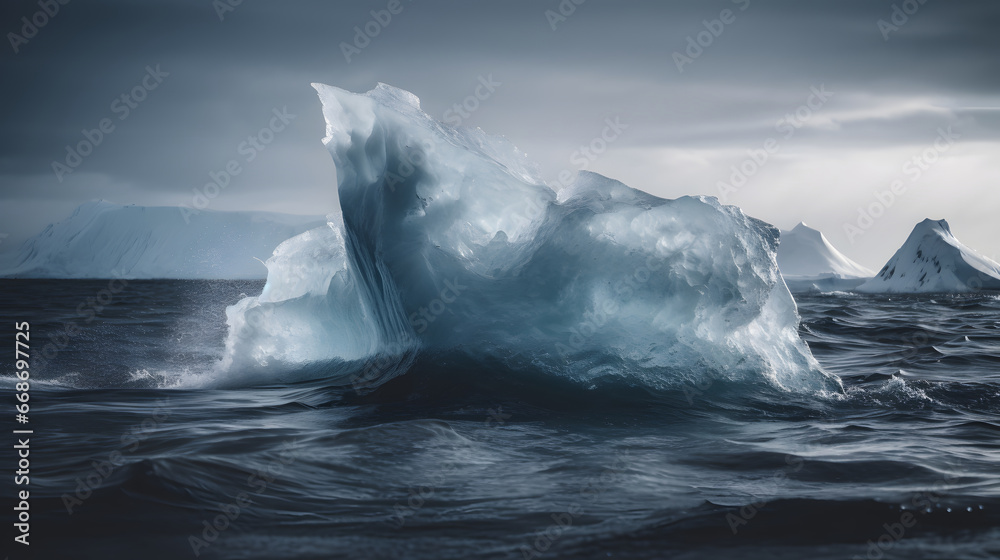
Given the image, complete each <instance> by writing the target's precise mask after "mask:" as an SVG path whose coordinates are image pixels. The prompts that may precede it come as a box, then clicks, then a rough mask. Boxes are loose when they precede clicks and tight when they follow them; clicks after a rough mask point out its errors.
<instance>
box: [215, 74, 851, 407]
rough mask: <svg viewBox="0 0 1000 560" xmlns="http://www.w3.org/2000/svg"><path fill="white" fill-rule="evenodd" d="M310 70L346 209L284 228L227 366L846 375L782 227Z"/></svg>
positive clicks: (790, 383)
mask: <svg viewBox="0 0 1000 560" xmlns="http://www.w3.org/2000/svg"><path fill="white" fill-rule="evenodd" d="M314 87H315V88H316V90H317V91H318V92H319V97H320V99H321V100H322V104H323V114H324V116H325V118H326V138H324V140H323V141H324V143H325V144H326V146H327V148H328V149H329V151H330V153H331V154H332V156H333V160H334V163H335V164H336V168H337V182H338V185H337V188H338V191H339V196H340V203H341V209H342V212H343V214H342V216H340V217H331V219H330V221H329V223H327V224H326V225H324V226H323V227H321V228H318V229H315V230H312V231H310V232H307V233H304V234H302V235H300V236H298V237H296V238H293V239H290V240H288V241H287V242H286V243H285V244H283V245H281V246H280V247H279V248H278V249H277V250H276V251H275V254H274V256H273V257H272V258H271V259H269V260H268V262H267V266H268V270H269V273H268V281H267V284H266V286H265V287H264V290H263V293H262V294H261V295H260V296H258V297H251V298H247V299H244V300H243V301H241V302H240V303H238V304H237V305H235V306H232V307H230V308H229V310H228V322H229V326H230V335H229V342H228V346H229V348H228V352H227V357H226V359H225V360H224V362H223V366H224V368H225V369H226V370H227V371H234V370H238V371H239V372H240V373H241V374H246V373H247V372H248V371H249V370H257V371H258V372H262V373H266V374H270V375H281V374H289V373H290V372H295V371H303V370H309V371H311V372H314V373H315V372H316V371H318V370H317V367H319V369H320V370H322V371H323V372H324V375H326V376H332V377H331V382H333V383H344V384H347V383H351V382H353V383H355V384H356V385H358V384H359V383H358V382H359V380H360V381H362V383H360V385H361V386H364V387H374V386H378V385H379V384H381V383H383V382H384V381H385V380H387V379H389V378H391V377H392V376H394V375H397V374H400V373H403V372H404V371H406V364H407V363H409V361H408V360H410V359H412V357H413V356H414V355H420V354H424V355H434V356H454V355H462V356H467V357H471V358H473V359H475V360H482V361H483V363H487V362H488V363H490V364H501V365H502V366H504V367H508V368H511V369H517V370H527V369H530V370H533V371H541V372H543V373H544V374H551V375H558V376H562V377H568V378H571V379H574V380H576V381H580V382H591V381H593V380H596V379H598V378H606V377H612V378H619V379H621V380H623V381H625V382H627V383H632V384H637V385H640V386H646V387H651V388H668V387H676V386H678V385H679V384H680V383H685V382H689V381H692V380H703V379H705V378H706V377H707V378H709V379H727V380H736V381H746V380H751V381H761V382H764V383H769V384H773V385H776V386H780V387H784V388H789V389H791V388H795V389H814V390H831V389H832V390H836V389H837V388H838V387H839V383H838V382H837V380H836V379H835V378H834V377H832V376H830V375H828V374H826V373H824V372H823V371H822V370H821V369H820V368H819V366H818V364H817V363H816V361H815V360H814V359H813V357H812V355H811V354H810V352H809V350H808V348H807V347H806V345H805V344H804V343H803V342H802V340H801V339H800V338H799V336H798V334H797V326H798V316H797V313H796V308H795V304H794V301H793V300H792V298H791V295H790V294H789V291H788V289H787V288H786V287H785V284H784V282H783V281H782V279H781V276H780V275H779V273H778V267H777V265H776V262H775V251H776V248H777V244H778V231H777V230H776V229H775V228H774V227H772V226H770V225H768V224H766V223H764V222H761V221H759V220H756V219H754V218H750V217H748V216H746V215H745V214H744V213H743V212H742V211H741V210H740V209H739V208H736V207H733V206H723V205H721V204H720V203H719V202H718V200H716V199H715V198H714V197H683V198H680V199H677V200H664V199H661V198H657V197H655V196H652V195H649V194H647V193H644V192H641V191H638V190H635V189H632V188H629V187H627V186H625V185H624V184H622V183H619V182H617V181H613V180H611V179H608V178H605V177H603V176H600V175H597V174H594V173H581V174H580V176H579V177H578V179H577V180H576V182H575V184H573V185H572V186H571V187H568V188H566V189H565V190H563V191H561V192H559V193H556V192H555V191H553V190H552V189H551V188H550V187H549V186H547V185H546V184H545V182H544V181H543V180H542V179H541V178H540V177H539V174H538V173H537V171H536V170H535V168H534V167H533V166H532V165H531V163H530V162H529V161H528V160H527V159H526V157H525V156H524V154H523V153H522V152H520V151H518V150H517V149H516V148H515V147H514V146H513V145H512V144H510V143H509V142H508V141H506V140H505V139H502V138H497V137H491V136H487V135H486V134H485V133H483V132H482V131H481V130H479V129H475V130H472V129H453V128H450V127H447V126H444V125H442V124H441V123H439V122H436V121H435V120H433V119H431V118H430V117H428V116H427V115H426V114H425V113H423V112H422V111H421V110H420V104H419V100H418V99H417V98H416V97H415V96H414V95H412V94H411V93H409V92H406V91H403V90H399V89H396V88H393V87H390V86H387V85H384V84H380V85H379V86H378V87H376V88H375V89H374V90H372V91H369V92H368V93H365V94H354V93H350V92H347V91H344V90H341V89H338V88H335V87H331V86H326V85H320V84H314ZM372 363H388V364H394V365H393V366H391V367H380V368H378V371H377V372H376V373H375V374H372V373H371V370H372V368H371V364H372ZM320 366H322V367H320ZM485 369H486V368H483V370H485ZM469 375H486V373H484V371H470V372H469ZM338 376H339V377H338Z"/></svg>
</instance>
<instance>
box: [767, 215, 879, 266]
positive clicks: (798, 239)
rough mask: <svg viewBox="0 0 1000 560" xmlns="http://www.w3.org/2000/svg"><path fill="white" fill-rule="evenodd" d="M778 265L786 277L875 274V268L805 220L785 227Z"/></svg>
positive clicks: (779, 247) (779, 248)
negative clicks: (853, 257)
mask: <svg viewBox="0 0 1000 560" xmlns="http://www.w3.org/2000/svg"><path fill="white" fill-rule="evenodd" d="M778 268H779V269H781V275H782V276H784V277H785V278H786V279H796V280H806V279H809V280H811V279H817V278H831V277H833V278H871V277H872V276H875V272H874V271H873V270H869V269H868V268H865V267H863V266H861V265H860V264H858V263H856V262H854V261H852V260H851V259H849V258H847V257H846V256H845V255H844V254H843V253H841V252H840V251H838V250H837V249H836V247H834V246H833V245H831V244H830V242H829V241H828V240H827V239H826V236H825V235H823V233H822V232H820V231H819V230H815V229H813V228H811V227H809V226H807V225H806V224H805V223H799V225H797V226H795V227H794V228H793V229H792V230H791V231H784V230H782V232H781V244H780V245H778Z"/></svg>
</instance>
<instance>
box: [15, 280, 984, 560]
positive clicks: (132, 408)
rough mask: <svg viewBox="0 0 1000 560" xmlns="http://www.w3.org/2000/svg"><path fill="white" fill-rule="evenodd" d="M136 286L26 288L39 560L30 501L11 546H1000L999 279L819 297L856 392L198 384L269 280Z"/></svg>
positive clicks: (816, 325)
mask: <svg viewBox="0 0 1000 560" xmlns="http://www.w3.org/2000/svg"><path fill="white" fill-rule="evenodd" d="M110 288H115V290H112V289H109V283H108V282H107V281H11V280H4V281H0V310H2V311H0V315H2V320H3V327H2V329H0V333H2V336H3V337H5V338H6V340H7V341H8V342H9V343H8V344H5V345H3V346H4V347H7V348H9V349H10V350H8V351H5V352H4V353H3V355H0V365H2V367H3V370H2V371H3V375H4V378H3V386H4V390H5V394H6V395H8V396H7V397H5V399H4V402H5V403H6V404H5V405H4V408H5V409H6V410H4V413H3V415H2V416H3V421H4V423H5V424H4V426H6V427H9V429H18V428H23V427H24V426H22V425H17V424H15V423H14V422H13V416H14V410H13V408H14V404H15V401H14V398H13V396H12V394H13V388H14V381H13V379H12V378H11V377H10V372H11V371H12V368H13V365H14V364H13V345H14V323H15V321H18V322H20V321H29V322H30V325H31V345H32V348H33V352H34V354H33V357H32V360H33V361H32V368H33V369H32V384H31V387H30V395H31V400H30V404H31V411H30V415H29V416H30V421H29V424H28V427H29V428H30V429H33V430H34V434H33V435H32V436H31V455H30V457H31V481H30V486H29V487H28V488H30V493H31V502H30V508H31V509H30V511H31V532H30V538H31V546H30V552H31V554H30V555H29V554H26V553H25V547H22V546H21V545H16V544H11V543H12V542H13V541H12V538H13V535H14V533H13V531H12V529H11V525H10V522H11V520H12V519H13V518H14V515H13V513H12V511H11V509H10V507H11V506H6V507H5V510H6V511H7V512H8V513H7V514H5V519H7V520H8V523H7V527H8V529H7V531H8V533H9V536H7V537H5V544H4V550H5V553H7V554H10V557H11V558H30V557H33V558H129V559H131V558H138V559H158V558H170V559H174V558H195V557H199V558H317V559H319V558H422V559H439V558H441V559H443V558H789V559H793V558H794V559H799V558H997V557H998V556H1000V300H998V297H997V296H996V295H989V294H977V295H971V296H921V297H891V298H890V297H886V296H858V295H849V294H842V295H797V296H796V299H797V301H798V303H799V306H800V313H801V315H802V318H803V323H802V327H801V333H802V336H803V337H804V338H805V340H806V341H807V342H808V343H809V346H810V347H811V348H812V351H813V353H814V354H815V356H816V358H817V359H818V360H819V362H820V363H821V364H822V365H823V367H824V368H825V369H827V370H828V371H830V372H832V373H835V374H837V375H839V376H840V377H841V378H842V379H843V382H844V386H845V393H844V394H843V395H838V396H834V397H821V396H816V395H808V394H794V393H786V392H782V391H779V390H777V389H771V388H767V387H763V386H760V385H753V386H750V385H746V384H739V383H733V382H722V381H718V382H714V383H705V384H702V386H695V385H686V386H683V387H682V388H678V389H677V390H674V391H663V392H651V391H649V390H647V389H643V388H640V387H630V386H627V385H623V384H620V383H615V382H613V381H607V382H604V383H598V384H595V385H593V386H580V385H576V384H574V383H571V382H567V381H562V380H559V379H551V378H542V377H539V376H534V375H532V374H531V372H513V371H503V370H501V369H498V368H490V367H489V364H483V363H481V362H476V361H474V360H470V359H468V358H466V357H463V356H457V355H438V356H421V357H420V358H418V359H417V361H416V363H415V364H414V366H413V367H412V369H411V370H410V371H409V372H408V373H407V374H406V375H404V376H402V377H400V378H397V379H395V380H393V381H391V382H389V383H388V384H386V385H384V386H382V387H381V388H379V389H378V390H376V391H374V392H372V393H369V394H365V395H359V394H358V393H357V392H355V391H354V390H353V389H351V388H350V387H348V388H336V387H330V386H328V384H325V383H323V382H322V381H310V382H302V383H297V384H275V385H270V386H245V387H240V386H238V384H236V385H235V386H232V385H233V384H230V386H229V387H228V388H219V387H218V386H216V385H210V384H209V385H206V384H204V383H202V384H200V385H199V378H200V376H202V375H204V372H205V371H207V370H209V369H210V368H211V366H212V364H213V363H214V362H216V361H217V360H219V358H220V357H221V355H222V352H223V345H224V340H225V336H226V330H225V323H224V320H225V306H226V305H230V304H233V303H235V302H236V301H238V299H239V298H240V295H241V294H251V295H252V294H257V293H259V291H260V288H261V283H258V282H162V281H160V282H141V281H130V282H128V284H127V286H121V285H113V286H110ZM49 345H51V347H50V348H48V351H46V347H48V346H49ZM46 354H47V357H45V355H46ZM8 433H10V432H9V430H8ZM9 437H11V438H12V439H13V436H9ZM4 447H5V448H8V449H10V448H11V446H10V445H7V444H4ZM0 464H2V465H3V468H4V469H5V470H6V471H7V473H5V475H4V476H3V480H4V483H3V484H2V485H0V486H2V492H3V499H4V504H12V503H13V501H12V500H11V499H10V498H11V497H12V496H13V495H14V492H15V487H14V485H13V484H12V481H13V476H12V473H13V471H14V470H16V466H15V459H14V456H13V454H12V453H11V452H9V451H8V452H6V453H3V454H0ZM18 488H20V487H18ZM70 511H71V512H70ZM213 525H214V526H213ZM6 551H9V552H6Z"/></svg>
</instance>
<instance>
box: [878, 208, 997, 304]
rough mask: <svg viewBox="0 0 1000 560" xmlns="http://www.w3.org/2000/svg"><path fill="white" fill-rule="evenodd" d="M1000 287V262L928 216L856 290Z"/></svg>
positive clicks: (960, 290) (942, 290) (948, 290)
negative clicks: (959, 238)
mask: <svg viewBox="0 0 1000 560" xmlns="http://www.w3.org/2000/svg"><path fill="white" fill-rule="evenodd" d="M980 290H1000V264H998V263H997V262H996V261H993V260H991V259H989V258H986V257H984V256H982V255H980V254H979V253H977V252H976V251H974V250H972V249H970V248H969V247H966V246H965V245H964V244H963V243H962V242H961V241H959V240H958V239H956V238H955V236H954V235H952V233H951V227H950V226H949V225H948V222H946V221H945V220H931V219H927V220H924V221H922V222H920V223H919V224H917V225H916V227H914V228H913V231H912V232H911V233H910V236H909V237H908V238H907V239H906V242H905V243H903V246H902V247H900V248H899V250H898V251H896V254H895V255H893V256H892V258H891V259H889V262H888V263H886V265H885V266H884V267H882V270H881V271H880V272H879V273H878V275H877V276H876V277H875V278H872V279H871V280H869V281H868V282H865V283H864V284H862V285H861V286H860V287H858V291H860V292H868V293H969V292H976V291H980Z"/></svg>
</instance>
